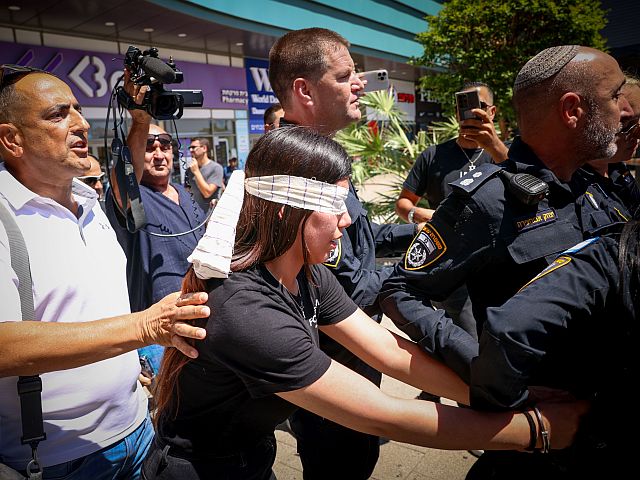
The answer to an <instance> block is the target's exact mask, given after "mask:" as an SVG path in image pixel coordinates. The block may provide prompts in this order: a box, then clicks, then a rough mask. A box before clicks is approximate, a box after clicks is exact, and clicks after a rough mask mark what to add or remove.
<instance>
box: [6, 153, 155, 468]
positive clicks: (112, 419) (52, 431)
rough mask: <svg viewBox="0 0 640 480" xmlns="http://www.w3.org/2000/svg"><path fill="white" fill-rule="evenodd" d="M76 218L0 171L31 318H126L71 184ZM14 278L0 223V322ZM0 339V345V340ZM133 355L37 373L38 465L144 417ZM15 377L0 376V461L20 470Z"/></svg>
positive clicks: (108, 237)
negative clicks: (21, 242) (22, 250)
mask: <svg viewBox="0 0 640 480" xmlns="http://www.w3.org/2000/svg"><path fill="white" fill-rule="evenodd" d="M73 195H74V199H75V200H76V201H77V202H78V204H79V205H80V208H81V215H80V218H76V217H75V215H74V214H73V213H71V212H70V211H69V210H67V209H66V208H65V207H62V206H61V205H59V204H58V203H56V202H54V201H53V200H51V199H49V198H45V197H41V196H39V195H36V194H35V193H33V192H32V191H30V190H28V189H27V188H26V187H24V186H23V185H22V184H21V183H19V182H18V181H17V180H16V179H15V178H14V177H13V176H12V175H11V174H10V173H9V172H8V171H7V170H6V169H5V167H4V164H3V163H0V202H2V203H3V204H4V206H5V207H7V208H8V209H9V211H10V212H13V213H14V214H15V219H16V223H17V224H18V226H19V227H20V230H21V232H22V235H23V236H24V239H25V243H26V245H27V250H28V251H29V260H30V263H31V275H32V279H33V296H34V306H35V316H36V319H39V320H41V321H43V322H81V321H89V320H97V319H100V318H105V317H111V316H115V315H122V314H126V313H129V299H128V294H127V284H126V258H125V256H124V253H123V252H122V249H121V248H120V245H119V244H118V241H117V240H116V235H115V232H114V231H113V230H112V228H111V225H110V224H109V221H108V220H107V217H106V216H105V214H104V213H103V211H102V209H101V208H100V206H99V204H98V202H97V196H96V194H95V192H94V191H93V190H92V189H91V188H89V187H87V186H86V185H84V184H83V183H81V182H79V181H77V180H74V184H73ZM17 285H18V279H17V276H16V274H15V272H14V271H13V269H12V268H11V259H10V254H9V246H8V239H7V234H6V231H5V229H4V227H3V226H2V225H1V224H0V322H4V321H21V318H22V317H21V310H20V297H19V295H18V290H17ZM0 341H2V339H0ZM139 373H140V364H139V362H138V355H137V353H136V352H135V351H133V352H129V353H126V354H123V355H120V356H118V357H115V358H110V359H108V360H103V361H101V362H97V363H93V364H90V365H85V366H83V367H79V368H74V369H70V370H63V371H58V372H51V373H45V374H43V375H41V377H42V384H43V389H42V409H43V416H44V426H45V432H46V434H47V439H46V440H44V441H42V442H41V443H40V446H39V448H38V454H39V458H40V461H41V464H42V465H43V466H45V467H46V466H51V465H56V464H58V463H62V462H67V461H70V460H74V459H76V458H80V457H83V456H85V455H88V454H90V453H93V452H95V451H98V450H100V449H102V448H104V447H107V446H109V445H112V444H113V443H115V442H117V441H119V440H121V439H122V438H124V437H125V436H126V435H128V434H129V433H131V432H132V431H133V430H135V429H136V428H137V427H138V426H139V425H140V424H141V423H142V421H143V420H144V418H145V416H146V414H147V400H146V396H145V395H144V393H143V391H142V388H141V385H140V383H139V382H138V374H139ZM16 382H17V377H8V378H0V461H3V462H4V463H6V464H8V465H10V466H11V467H13V468H19V469H24V468H25V467H26V465H27V462H28V461H29V460H30V458H31V450H30V448H29V446H23V445H21V443H20V436H21V435H22V425H21V420H20V404H19V399H18V394H17V390H16Z"/></svg>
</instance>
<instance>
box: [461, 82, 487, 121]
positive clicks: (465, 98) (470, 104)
mask: <svg viewBox="0 0 640 480" xmlns="http://www.w3.org/2000/svg"><path fill="white" fill-rule="evenodd" d="M479 90H480V89H478V88H475V89H473V90H466V91H464V92H456V109H457V111H458V119H459V121H463V120H469V119H477V118H478V117H476V116H475V114H474V113H473V112H472V110H473V109H474V108H482V107H481V106H480V96H479Z"/></svg>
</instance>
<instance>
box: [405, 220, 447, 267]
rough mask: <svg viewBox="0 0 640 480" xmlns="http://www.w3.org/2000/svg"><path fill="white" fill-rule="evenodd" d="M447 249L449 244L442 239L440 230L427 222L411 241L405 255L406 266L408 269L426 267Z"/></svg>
mask: <svg viewBox="0 0 640 480" xmlns="http://www.w3.org/2000/svg"><path fill="white" fill-rule="evenodd" d="M446 251H447V246H446V245H445V244H444V242H443V241H442V237H441V236H440V234H439V233H438V231H437V230H436V229H435V228H434V227H433V226H431V225H429V224H427V225H425V226H424V227H423V228H422V230H420V233H418V235H416V237H415V238H414V239H413V242H411V245H410V246H409V249H408V250H407V253H406V254H405V256H404V268H405V269H407V270H420V269H422V268H425V267H427V266H429V265H431V264H432V263H433V262H435V261H436V260H437V259H438V258H440V257H441V256H442V255H443V254H444V252H446Z"/></svg>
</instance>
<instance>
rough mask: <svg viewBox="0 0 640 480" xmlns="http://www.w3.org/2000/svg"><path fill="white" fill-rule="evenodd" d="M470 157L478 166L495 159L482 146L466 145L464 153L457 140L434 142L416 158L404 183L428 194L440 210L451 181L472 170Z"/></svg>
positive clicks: (422, 193)
mask: <svg viewBox="0 0 640 480" xmlns="http://www.w3.org/2000/svg"><path fill="white" fill-rule="evenodd" d="M465 153H466V155H467V156H465ZM467 157H468V158H467ZM470 159H471V160H472V161H473V162H474V167H478V166H479V165H482V164H483V163H490V162H491V161H492V159H491V155H489V154H488V153H487V152H486V151H484V150H482V151H481V149H479V148H478V149H467V148H465V149H464V152H463V150H462V148H460V145H458V144H457V143H456V139H453V140H449V141H448V142H444V143H441V144H439V145H431V146H430V147H429V148H427V149H426V150H425V151H424V152H422V153H421V154H420V156H419V157H418V158H417V159H416V163H414V164H413V167H412V168H411V171H410V172H409V175H407V178H406V180H405V181H404V184H403V185H402V186H403V187H404V188H406V189H407V190H409V191H410V192H413V193H415V194H416V195H418V196H420V197H425V198H426V199H427V200H428V201H429V208H433V209H436V208H438V205H440V202H442V200H444V198H445V197H446V196H447V195H449V193H451V187H450V186H449V182H453V181H454V180H457V179H459V178H460V177H461V176H462V175H464V174H465V173H467V172H468V171H469V166H470V162H469V160H470Z"/></svg>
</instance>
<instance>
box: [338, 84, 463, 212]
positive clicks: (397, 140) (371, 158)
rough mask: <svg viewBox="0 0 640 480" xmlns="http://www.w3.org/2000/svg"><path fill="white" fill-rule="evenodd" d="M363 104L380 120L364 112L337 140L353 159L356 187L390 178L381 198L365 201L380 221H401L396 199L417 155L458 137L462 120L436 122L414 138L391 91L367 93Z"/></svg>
mask: <svg viewBox="0 0 640 480" xmlns="http://www.w3.org/2000/svg"><path fill="white" fill-rule="evenodd" d="M360 104H361V105H362V106H363V107H369V109H371V110H373V112H375V113H374V115H375V117H376V119H378V120H379V121H377V122H371V123H372V124H371V125H370V124H369V122H368V121H367V119H366V117H365V115H363V119H362V120H361V121H360V122H358V123H357V124H353V125H350V126H348V127H347V128H345V129H344V130H341V131H340V132H338V134H337V135H336V136H335V140H336V141H337V142H338V143H340V144H341V145H342V146H343V147H344V148H345V150H346V151H347V153H348V154H349V155H350V156H351V157H352V158H353V175H352V181H353V183H354V184H355V185H356V186H362V185H364V184H365V182H367V181H368V180H370V179H372V178H373V177H378V176H380V175H384V176H385V178H388V179H390V180H387V182H388V185H387V186H388V188H387V189H386V193H381V194H378V201H376V202H375V203H365V207H366V208H367V209H368V210H369V212H370V214H371V215H372V216H373V217H374V218H377V219H378V220H380V221H384V222H397V221H398V218H397V216H396V214H395V202H396V200H397V199H398V195H399V194H400V190H401V188H402V182H404V179H405V178H406V177H407V174H408V173H409V170H410V169H411V167H412V166H413V163H414V161H415V159H416V157H417V156H418V155H420V153H422V152H423V151H424V150H425V149H426V148H427V147H428V146H429V145H434V144H437V143H442V142H444V141H446V140H449V139H451V138H455V137H456V136H457V135H458V122H457V120H456V119H455V118H453V117H452V118H449V119H447V120H446V121H444V122H437V123H434V125H433V127H431V128H430V129H429V131H428V132H424V131H420V132H418V133H417V134H416V135H415V136H412V138H411V139H410V137H411V135H410V134H409V132H410V129H409V128H408V126H407V123H406V121H405V120H404V119H403V116H402V112H401V111H400V110H399V109H398V108H397V107H396V105H395V102H394V98H393V95H392V94H391V93H389V92H387V91H377V92H370V93H367V94H366V95H364V96H363V97H361V98H360Z"/></svg>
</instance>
